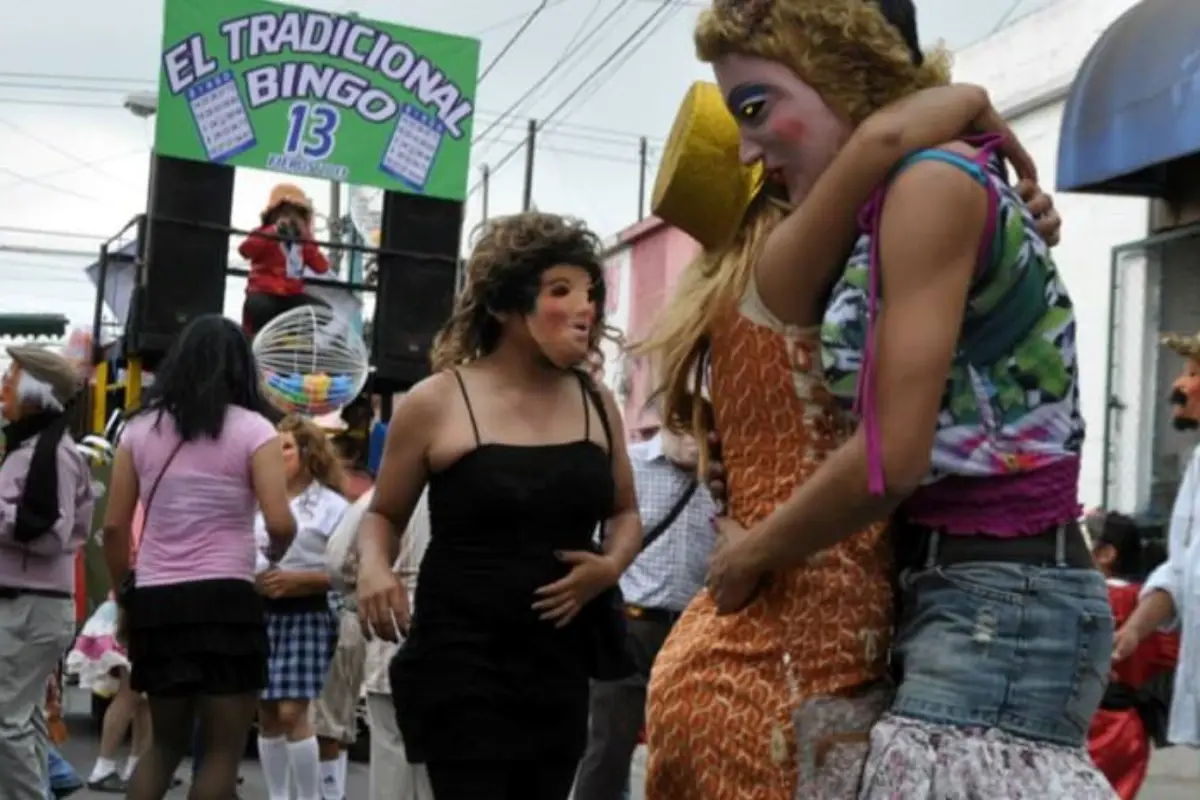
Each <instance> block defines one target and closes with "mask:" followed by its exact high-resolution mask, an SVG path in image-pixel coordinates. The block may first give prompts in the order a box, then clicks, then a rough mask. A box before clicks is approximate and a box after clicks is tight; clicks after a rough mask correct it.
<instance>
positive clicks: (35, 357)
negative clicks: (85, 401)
mask: <svg viewBox="0 0 1200 800" xmlns="http://www.w3.org/2000/svg"><path fill="white" fill-rule="evenodd" d="M8 357H9V358H11V359H12V360H13V361H14V362H16V364H17V365H18V366H19V367H20V368H21V370H22V371H23V372H26V373H28V374H29V376H30V377H32V378H36V379H37V380H39V381H41V382H42V383H44V384H46V385H48V386H49V387H50V390H51V391H52V392H53V393H54V399H55V400H57V401H58V402H60V403H62V404H63V405H64V406H65V405H66V404H67V403H69V402H71V400H73V399H74V397H75V395H76V394H78V393H79V390H80V389H82V388H83V375H82V374H81V373H80V371H79V367H78V366H77V365H76V364H75V362H74V361H72V360H71V359H69V358H67V357H66V356H63V355H60V354H59V353H56V352H54V351H53V350H48V349H46V348H45V347H39V346H38V345H34V344H22V345H14V346H13V347H9V348H8Z"/></svg>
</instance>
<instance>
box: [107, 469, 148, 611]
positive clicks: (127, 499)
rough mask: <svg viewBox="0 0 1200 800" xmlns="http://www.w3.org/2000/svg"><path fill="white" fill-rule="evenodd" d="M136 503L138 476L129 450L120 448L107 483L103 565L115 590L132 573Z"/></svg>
mask: <svg viewBox="0 0 1200 800" xmlns="http://www.w3.org/2000/svg"><path fill="white" fill-rule="evenodd" d="M137 501H138V475H137V470H136V469H134V466H133V454H132V453H130V452H129V448H127V447H118V448H117V455H116V457H115V458H114V459H113V468H112V476H111V477H110V478H109V481H108V504H107V505H106V506H105V508H104V563H105V564H106V565H107V566H108V576H109V579H110V580H111V581H112V585H113V586H115V587H119V586H120V585H121V584H122V583H123V582H124V581H125V576H126V575H127V574H129V568H130V564H129V560H130V555H131V549H132V548H131V546H130V545H131V542H132V541H133V514H134V511H135V509H136V508H137ZM143 524H144V521H143Z"/></svg>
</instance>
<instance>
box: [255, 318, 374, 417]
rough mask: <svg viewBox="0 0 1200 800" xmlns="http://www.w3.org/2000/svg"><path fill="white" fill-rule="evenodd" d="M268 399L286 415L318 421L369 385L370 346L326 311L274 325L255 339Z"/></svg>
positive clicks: (341, 320) (269, 324) (352, 329)
mask: <svg viewBox="0 0 1200 800" xmlns="http://www.w3.org/2000/svg"><path fill="white" fill-rule="evenodd" d="M254 355H255V358H256V359H257V361H258V369H259V373H260V375H261V377H262V383H263V388H264V391H265V392H266V394H267V399H268V400H270V401H271V403H272V404H273V405H275V407H276V408H278V409H279V410H281V411H284V412H286V413H295V414H303V415H304V416H307V417H316V416H321V415H324V414H330V413H333V412H336V411H340V410H341V409H342V408H345V407H346V406H347V405H349V404H350V401H352V400H353V399H354V398H355V397H357V396H358V394H359V392H361V391H362V388H363V385H364V384H365V383H366V380H367V371H368V368H369V367H368V360H367V346H366V343H365V342H364V341H363V338H362V336H361V335H360V334H359V333H358V332H357V331H356V330H354V327H353V326H352V325H351V324H350V322H349V320H346V319H344V318H342V317H340V316H338V315H337V314H335V313H334V312H333V311H332V310H331V309H329V308H327V307H325V306H301V307H300V308H294V309H292V310H291V311H287V312H285V313H283V314H281V315H279V316H278V317H276V318H275V319H273V320H271V322H270V323H268V324H267V326H266V327H265V328H263V329H262V330H261V331H260V332H259V334H258V336H256V337H255V339H254Z"/></svg>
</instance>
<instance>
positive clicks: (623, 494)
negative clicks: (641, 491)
mask: <svg viewBox="0 0 1200 800" xmlns="http://www.w3.org/2000/svg"><path fill="white" fill-rule="evenodd" d="M597 388H598V390H599V393H600V399H601V401H602V402H603V404H604V408H603V412H604V414H605V415H606V416H607V417H608V424H609V428H610V430H611V431H612V441H611V442H610V446H611V447H612V470H613V486H614V488H615V490H616V494H615V502H614V504H613V513H612V515H611V516H610V517H609V519H608V523H607V530H606V535H605V537H604V549H605V554H606V555H607V556H608V557H610V558H611V559H612V560H613V563H614V566H615V567H616V570H617V575H618V576H619V575H620V574H621V573H622V572H624V571H625V568H626V567H628V566H629V565H630V564H632V563H633V560H634V559H635V558H637V555H638V553H639V552H640V550H641V544H642V519H641V514H640V512H639V511H638V502H637V490H636V488H635V486H634V482H633V466H632V465H631V464H630V461H629V447H628V445H627V444H626V441H625V425H624V423H623V422H622V420H621V411H620V408H619V407H618V406H617V401H616V399H615V398H614V397H613V395H612V392H610V391H609V390H608V388H607V387H605V386H597Z"/></svg>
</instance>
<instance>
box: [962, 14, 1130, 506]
mask: <svg viewBox="0 0 1200 800" xmlns="http://www.w3.org/2000/svg"><path fill="white" fill-rule="evenodd" d="M1135 2H1136V0H1059V2H1058V3H1056V4H1055V5H1052V6H1050V7H1049V8H1046V9H1045V10H1043V11H1040V12H1038V13H1036V14H1032V15H1030V16H1028V17H1026V18H1024V19H1022V20H1020V21H1018V22H1017V23H1015V24H1013V25H1012V26H1010V27H1008V28H1005V29H1003V30H1001V31H999V32H997V33H996V34H994V35H992V36H991V37H989V38H987V39H985V40H983V41H981V42H978V43H977V44H974V45H972V46H971V47H969V48H966V49H964V50H962V51H960V52H959V53H956V54H955V69H954V77H955V80H958V81H963V82H968V83H977V84H980V85H981V86H984V87H985V88H987V90H988V91H989V93H990V94H991V97H992V102H993V104H995V105H996V107H997V109H999V110H1000V112H1001V113H1003V114H1004V115H1005V116H1006V118H1007V119H1008V120H1009V122H1010V124H1011V125H1012V129H1013V132H1014V133H1015V134H1016V136H1017V137H1018V138H1019V139H1020V140H1021V142H1022V143H1023V144H1024V145H1025V147H1026V149H1028V150H1029V152H1030V154H1031V155H1032V156H1033V158H1034V161H1035V163H1036V164H1037V166H1038V171H1039V176H1038V177H1039V182H1040V183H1041V185H1042V186H1043V187H1045V188H1046V189H1048V190H1051V191H1052V190H1053V189H1054V186H1055V181H1056V175H1055V168H1056V166H1057V160H1058V140H1059V135H1058V134H1059V126H1060V125H1061V123H1062V115H1063V101H1064V100H1065V98H1066V94H1067V90H1068V89H1069V88H1070V84H1071V80H1072V79H1073V78H1074V77H1075V74H1076V73H1077V72H1078V70H1079V66H1080V65H1081V63H1082V62H1083V59H1084V57H1085V56H1086V55H1087V54H1088V51H1089V50H1090V49H1091V47H1092V45H1093V44H1095V42H1096V41H1097V40H1098V39H1099V37H1100V35H1101V34H1102V33H1103V32H1104V31H1105V30H1106V29H1107V28H1108V26H1109V25H1110V24H1111V23H1112V22H1113V21H1114V20H1116V19H1117V17H1119V16H1120V15H1121V14H1122V13H1124V12H1125V11H1126V10H1127V9H1129V8H1130V7H1131V6H1133V5H1134V4H1135ZM1054 200H1055V205H1056V206H1057V207H1058V209H1059V212H1060V213H1061V214H1062V217H1063V220H1064V222H1063V233H1062V242H1061V244H1059V246H1058V247H1057V248H1056V249H1055V251H1054V256H1055V261H1056V263H1057V264H1058V267H1059V269H1060V270H1061V271H1062V274H1063V276H1064V279H1065V280H1066V283H1067V286H1068V288H1069V289H1070V291H1071V297H1072V299H1073V300H1074V302H1075V308H1076V314H1077V316H1078V320H1079V329H1078V331H1077V341H1078V347H1079V362H1080V374H1081V383H1082V386H1081V402H1082V406H1083V414H1084V418H1085V420H1086V421H1087V425H1088V437H1087V441H1086V444H1085V445H1084V454H1083V474H1082V477H1081V481H1080V496H1081V500H1082V502H1083V503H1084V504H1085V505H1095V504H1098V503H1099V502H1100V498H1101V492H1102V489H1103V487H1102V475H1103V458H1104V410H1105V405H1106V403H1107V398H1106V397H1105V384H1106V374H1105V373H1106V368H1107V363H1108V351H1109V340H1110V332H1109V266H1110V262H1111V258H1112V253H1111V251H1112V248H1113V247H1115V246H1117V245H1119V244H1123V243H1125V242H1129V241H1134V240H1137V239H1142V238H1144V237H1145V236H1146V234H1147V230H1148V220H1149V201H1147V200H1144V199H1139V198H1113V197H1101V196H1092V195H1072V194H1058V193H1055V196H1054ZM1122 312H1123V313H1122V316H1123V317H1124V319H1123V324H1125V325H1129V324H1131V323H1133V324H1135V325H1136V327H1138V328H1139V329H1143V328H1144V327H1145V324H1146V322H1147V320H1146V318H1145V317H1146V314H1145V305H1144V304H1139V305H1138V306H1137V307H1135V308H1130V307H1128V306H1127V307H1126V308H1124V309H1123V310H1122ZM1127 346H1128V347H1130V348H1135V349H1136V348H1138V347H1141V346H1144V342H1143V339H1142V338H1141V337H1138V339H1137V341H1136V342H1129V343H1128V344H1127ZM1148 401H1149V402H1152V401H1153V398H1148V397H1144V393H1140V394H1139V395H1138V396H1137V397H1130V398H1127V399H1126V400H1125V402H1126V403H1127V404H1128V405H1129V406H1130V407H1128V409H1127V411H1126V412H1125V416H1126V417H1127V418H1128V419H1130V420H1133V419H1138V420H1140V419H1143V418H1145V417H1146V416H1147V415H1148V414H1152V413H1153V409H1150V408H1142V407H1141V406H1142V405H1145V404H1146V402H1148ZM1137 427H1140V425H1139V426H1137ZM1131 441H1132V439H1131ZM1141 444H1143V445H1144V446H1145V447H1147V448H1148V447H1149V442H1148V440H1146V439H1142V440H1141ZM1130 458H1131V459H1132V460H1133V461H1134V463H1139V462H1143V461H1145V458H1144V457H1142V456H1138V455H1136V454H1130ZM1111 499H1115V498H1110V500H1111ZM1130 499H1131V500H1132V497H1131V498H1130ZM1123 510H1133V509H1123Z"/></svg>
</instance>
